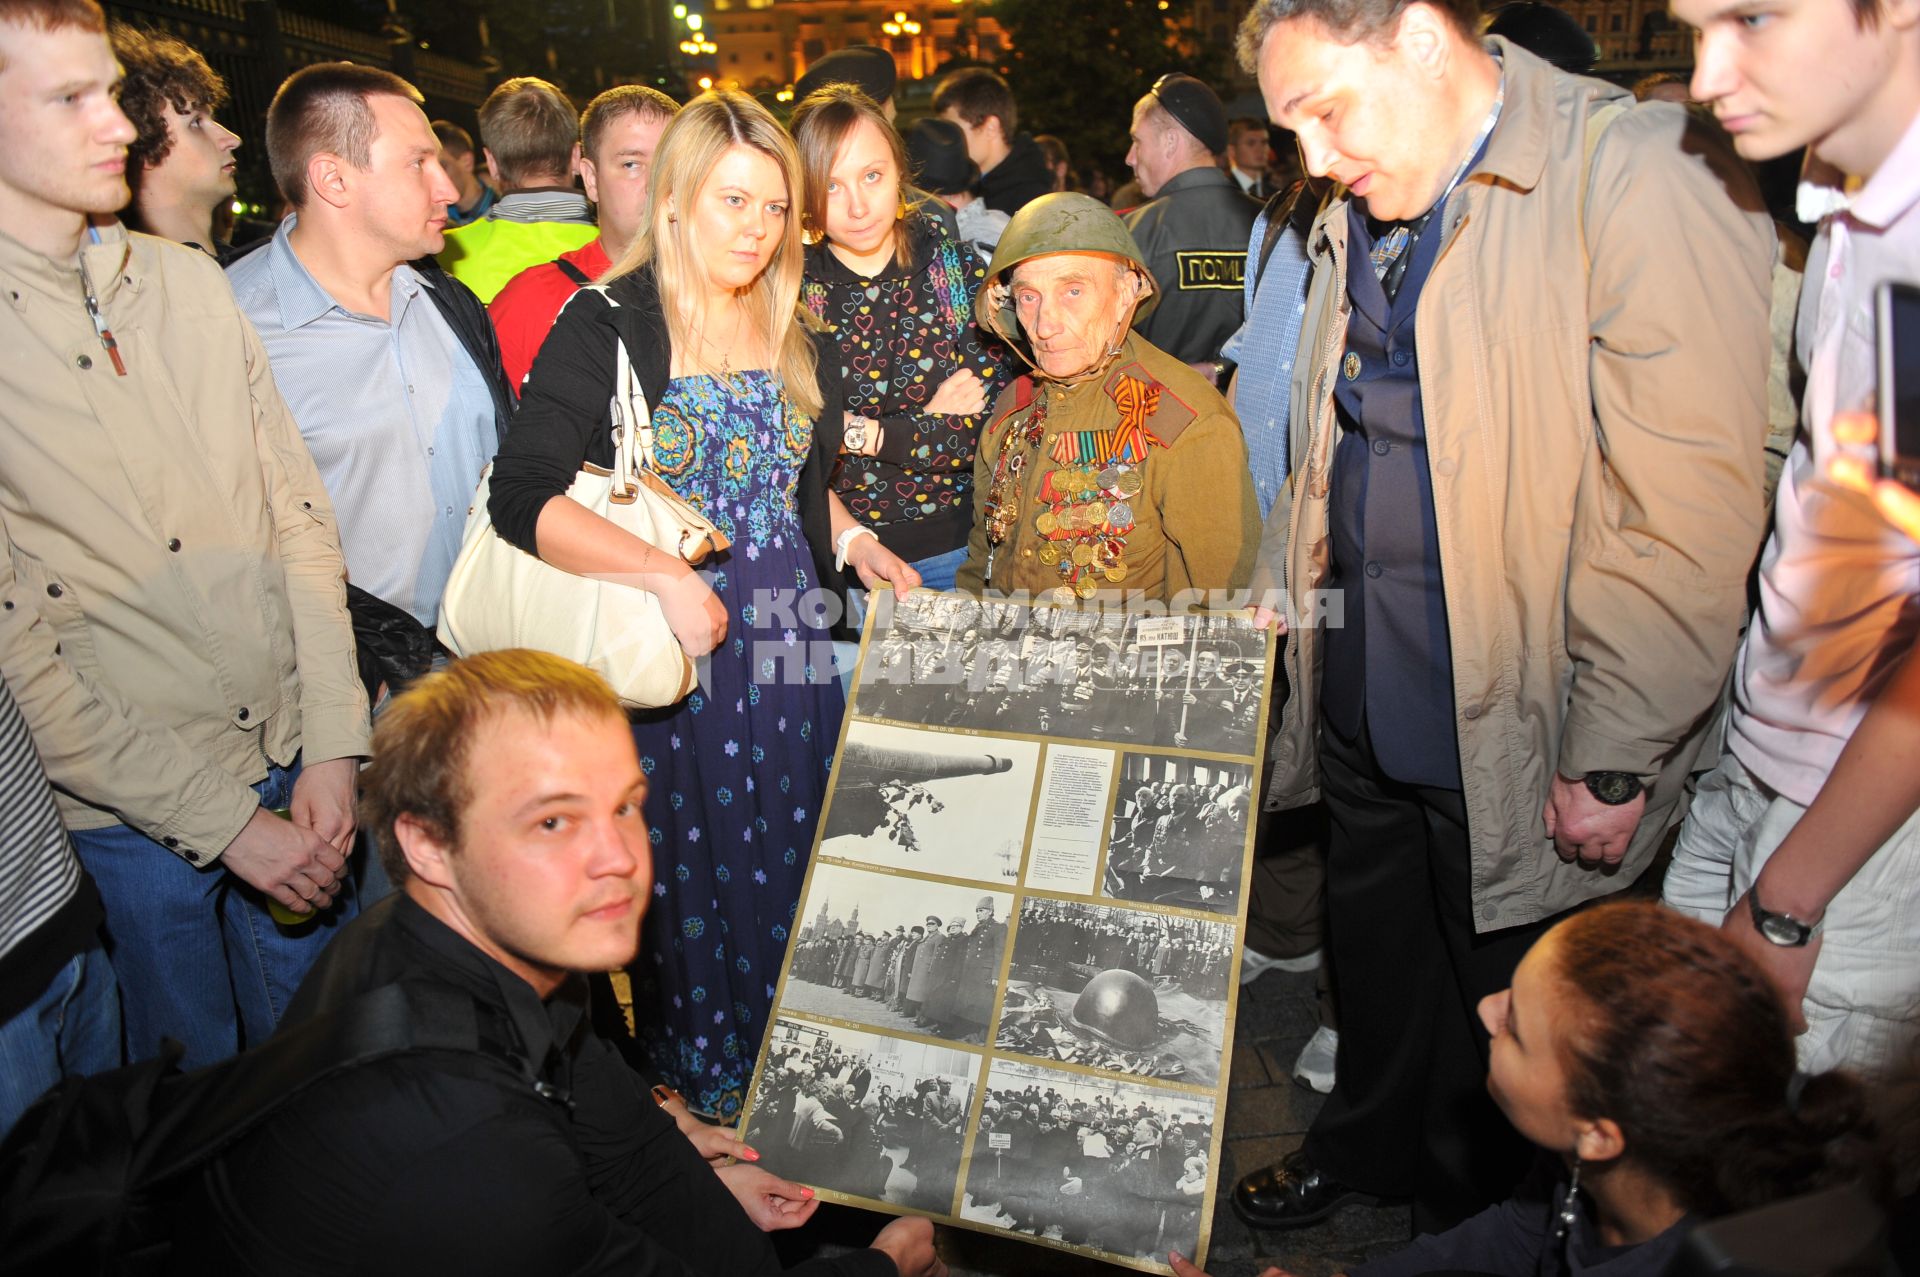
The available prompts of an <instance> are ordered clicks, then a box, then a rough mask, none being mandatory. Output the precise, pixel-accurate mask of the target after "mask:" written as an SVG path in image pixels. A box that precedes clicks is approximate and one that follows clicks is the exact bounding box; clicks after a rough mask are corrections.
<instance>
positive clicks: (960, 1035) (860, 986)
mask: <svg viewBox="0 0 1920 1277" xmlns="http://www.w3.org/2000/svg"><path fill="white" fill-rule="evenodd" d="M1012 906H1013V897H1012V896H1010V895H1008V894H1006V893H1004V892H982V891H980V890H979V889H978V888H976V887H960V886H954V885H952V884H949V883H940V882H928V881H926V880H924V879H920V878H899V877H894V876H892V875H890V874H879V873H870V872H868V871H866V870H862V869H853V868H849V867H847V866H844V865H829V864H818V865H815V866H814V869H813V877H812V885H811V888H810V890H809V892H808V894H807V897H806V900H805V901H804V902H803V903H802V906H801V914H800V916H801V918H802V919H803V922H802V925H801V927H800V931H799V933H798V934H797V935H796V936H795V937H794V945H793V950H792V953H791V954H790V955H789V960H788V965H787V983H786V988H785V989H784V991H783V992H782V993H781V999H780V1005H781V1008H782V1009H783V1010H787V1011H798V1012H801V1013H803V1014H807V1015H821V1016H831V1017H833V1018H834V1019H839V1020H851V1021H853V1022H855V1023H857V1024H871V1025H874V1026H876V1027H878V1028H882V1029H892V1030H896V1031H899V1032H905V1033H924V1034H926V1035H927V1036H929V1037H940V1038H946V1039H948V1040H949V1041H954V1042H972V1043H984V1042H985V1041H986V1040H987V1022H988V1020H990V1019H991V1018H992V1016H993V1001H994V995H995V994H996V993H998V992H999V986H1000V967H1001V963H1002V962H1003V961H1004V960H1005V957H1006V951H1007V920H1008V918H1009V916H1010V915H1011V912H1012Z"/></svg>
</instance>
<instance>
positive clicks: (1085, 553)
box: [1073, 541, 1093, 567]
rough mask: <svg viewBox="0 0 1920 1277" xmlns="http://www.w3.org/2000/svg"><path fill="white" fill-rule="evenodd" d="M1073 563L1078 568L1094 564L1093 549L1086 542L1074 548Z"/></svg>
mask: <svg viewBox="0 0 1920 1277" xmlns="http://www.w3.org/2000/svg"><path fill="white" fill-rule="evenodd" d="M1073 561H1074V564H1075V565H1076V566H1078V567H1085V566H1087V564H1089V563H1091V562H1093V547H1092V546H1091V545H1089V544H1088V543H1087V542H1085V541H1082V542H1080V543H1079V544H1078V545H1076V546H1074V547H1073Z"/></svg>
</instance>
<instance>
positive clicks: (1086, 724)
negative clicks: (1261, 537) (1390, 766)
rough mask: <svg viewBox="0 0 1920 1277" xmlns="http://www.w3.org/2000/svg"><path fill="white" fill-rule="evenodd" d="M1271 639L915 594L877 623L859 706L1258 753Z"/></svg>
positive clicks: (1241, 623)
mask: <svg viewBox="0 0 1920 1277" xmlns="http://www.w3.org/2000/svg"><path fill="white" fill-rule="evenodd" d="M1266 643H1267V636H1266V635H1265V634H1263V633H1261V632H1259V631H1257V630H1255V629H1253V628H1252V626H1251V624H1250V623H1249V622H1248V620H1247V619H1246V617H1244V616H1242V615H1239V614H1237V613H1236V614H1231V615H1227V614H1223V615H1188V616H1173V617H1144V616H1139V615H1134V614H1126V613H1102V612H1081V611H1075V610H1071V609H1065V608H1051V607H1037V608H1029V607H1025V606H1022V605H1019V604H1015V603H995V602H986V601H980V600H974V599H967V598H962V597H959V596H955V595H941V594H932V593H928V592H921V591H916V592H915V593H913V594H911V595H909V596H908V597H907V598H906V599H905V600H904V601H902V602H900V603H899V604H898V605H896V606H895V607H893V608H892V609H890V611H889V612H888V613H886V614H884V615H882V616H879V617H876V619H875V621H874V628H873V634H872V638H871V640H870V642H869V647H868V652H867V658H866V663H865V664H864V665H863V666H862V667H861V670H860V682H859V687H858V688H857V690H856V692H855V694H854V705H853V709H854V712H855V713H856V714H858V715H861V716H865V717H873V718H885V719H893V720H896V721H899V722H905V723H924V724H926V725H928V726H934V727H960V728H966V729H968V730H972V731H979V732H990V733H995V734H1006V733H1014V734H1029V735H1036V736H1049V737H1055V738H1062V739H1073V740H1089V741H1109V742H1122V743H1128V744H1141V745H1161V746H1173V747H1175V748H1182V749H1196V750H1205V751H1208V752H1212V753H1223V754H1238V755H1251V754H1252V753H1253V752H1254V747H1255V737H1256V736H1257V734H1258V726H1259V717H1260V705H1261V694H1262V688H1263V687H1264V685H1265V680H1264V678H1263V677H1262V671H1263V670H1264V669H1265V659H1266Z"/></svg>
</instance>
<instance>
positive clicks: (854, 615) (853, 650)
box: [833, 545, 967, 693]
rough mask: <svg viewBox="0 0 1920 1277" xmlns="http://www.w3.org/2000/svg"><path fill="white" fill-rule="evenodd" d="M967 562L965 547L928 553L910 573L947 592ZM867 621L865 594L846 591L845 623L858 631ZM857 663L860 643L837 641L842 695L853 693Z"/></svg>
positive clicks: (835, 653)
mask: <svg viewBox="0 0 1920 1277" xmlns="http://www.w3.org/2000/svg"><path fill="white" fill-rule="evenodd" d="M966 561H967V547H966V546H964V545H963V546H961V547H960V548H959V549H957V550H948V551H946V552H945V553H943V554H930V555H928V556H927V557H926V558H924V559H915V560H913V568H914V571H916V572H918V573H919V574H920V585H921V587H922V588H923V589H928V590H951V589H952V588H953V587H954V577H955V576H956V575H957V574H958V573H959V571H960V568H961V566H962V565H963V564H965V563H966ZM866 620H867V592H866V591H865V590H861V589H850V590H848V591H847V624H848V625H850V626H852V627H853V628H854V629H856V630H857V629H859V628H860V627H861V626H862V625H864V624H865V623H866ZM859 661H860V644H859V643H858V642H857V641H856V642H852V643H847V642H842V641H840V640H838V639H836V640H835V641H834V644H833V664H834V668H835V669H837V670H839V671H840V688H841V690H842V691H844V692H848V693H851V692H852V691H853V667H854V666H855V665H857V664H859Z"/></svg>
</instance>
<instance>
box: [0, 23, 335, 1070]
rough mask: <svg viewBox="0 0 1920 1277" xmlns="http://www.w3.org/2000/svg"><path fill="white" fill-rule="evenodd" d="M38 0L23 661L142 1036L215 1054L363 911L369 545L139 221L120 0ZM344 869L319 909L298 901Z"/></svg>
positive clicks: (14, 582) (7, 73)
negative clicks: (128, 162)
mask: <svg viewBox="0 0 1920 1277" xmlns="http://www.w3.org/2000/svg"><path fill="white" fill-rule="evenodd" d="M75 9H77V11H78V12H77V13H76V12H73V11H72V10H75ZM17 12H18V11H17V10H13V9H10V10H0V291H4V296H5V298H6V299H7V300H4V301H0V349H4V350H5V351H6V352H7V358H6V360H5V363H4V366H0V457H4V458H5V464H4V465H3V466H0V671H4V673H5V676H6V681H7V683H8V685H9V686H10V687H11V688H12V690H13V694H14V696H15V698H16V699H17V700H18V701H19V703H20V710H21V713H22V714H23V715H24V716H25V718H26V720H27V724H28V726H29V727H30V728H31V730H32V732H33V737H34V743H35V744H36V745H37V746H38V748H39V751H40V755H41V757H42V758H43V759H44V760H45V763H46V770H47V775H48V777H49V779H51V780H52V782H53V785H54V788H55V790H56V792H57V794H58V798H59V802H60V812H61V815H62V816H63V817H64V818H65V820H66V823H67V826H68V827H69V828H70V829H71V830H72V831H73V838H74V843H75V846H76V848H77V849H78V851H79V853H80V859H81V861H82V863H83V864H85V866H86V868H87V872H88V874H89V875H90V876H91V877H92V878H93V880H94V882H95V883H96V884H97V885H98V887H99V890H100V896H101V900H102V902H103V904H104V905H105V909H106V936H107V947H108V953H109V956H110V957H111V959H112V961H113V964H114V966H115V968H116V971H117V974H118V976H119V979H120V985H121V989H122V991H123V993H124V995H125V1024H126V1035H127V1048H128V1053H129V1054H130V1055H131V1056H132V1057H133V1058H135V1059H142V1058H146V1057H148V1056H151V1055H153V1054H155V1053H156V1052H157V1050H158V1048H159V1045H160V1039H161V1037H162V1036H163V1035H164V1036H169V1037H173V1038H176V1039H179V1040H180V1041H182V1042H184V1043H185V1044H186V1047H187V1055H186V1062H187V1063H188V1065H189V1066H193V1065H198V1064H203V1063H209V1062H211V1061H214V1060H218V1059H220V1058H221V1057H223V1056H226V1055H230V1054H232V1053H233V1052H234V1051H235V1050H237V1049H238V1048H239V1047H240V1046H242V1045H243V1044H246V1043H252V1042H258V1041H261V1040H263V1039H264V1038H265V1037H266V1036H267V1035H268V1034H270V1033H271V1032H272V1031H273V1027H274V1023H275V1021H276V1020H277V1019H278V1017H279V1014H280V1012H281V1011H282V1010H284V1009H285V1007H286V1005H287V1003H288V1001H289V1000H291V998H292V996H293V991H294V989H295V988H296V987H297V986H298V984H299V981H300V977H301V976H302V975H303V974H304V973H305V971H306V968H307V966H308V965H309V964H310V963H311V961H312V959H313V958H314V957H315V956H316V955H317V954H318V953H319V950H320V948H321V946H322V945H324V944H325V943H326V941H327V939H328V938H329V937H330V936H331V935H332V933H333V930H334V928H335V926H336V925H337V924H338V923H339V922H340V921H343V920H344V919H345V917H346V916H349V915H350V914H351V913H352V912H353V899H352V894H351V887H350V885H349V884H348V882H347V879H346V873H345V863H346V858H347V856H348V855H349V854H350V853H351V851H352V849H353V835H354V818H353V796H354V782H355V777H356V774H357V770H358V764H357V760H358V756H360V755H363V754H365V753H366V752H367V743H368V729H367V705H366V694H365V692H364V691H362V689H361V686H360V680H359V678H358V677H357V675H356V673H355V669H354V658H353V631H352V628H351V626H350V624H349V622H348V619H347V606H346V586H345V567H344V565H343V563H342V561H341V557H340V541H339V537H338V535H337V533H336V531H335V528H334V522H333V510H332V507H331V506H330V505H329V504H328V502H327V493H326V489H325V488H323V487H322V486H321V484H320V478H319V476H318V475H317V474H316V473H315V471H314V467H313V460H312V458H311V457H309V456H308V455H307V449H306V446H305V445H304V444H303V443H302V442H301V440H300V434H299V431H298V430H296V429H295V427H294V423H293V419H292V418H291V417H290V416H289V415H288V413H287V409H286V405H285V404H284V403H282V402H281V399H280V395H279V393H278V392H277V391H276V390H275V389H274V385H273V378H272V377H271V376H270V375H269V373H268V371H267V356H266V352H265V351H264V350H263V349H262V348H261V346H260V341H259V339H258V337H256V336H255V335H254V331H253V329H252V328H251V327H250V326H249V325H248V323H247V321H246V319H245V318H244V317H243V316H242V315H241V314H240V311H239V309H238V307H237V306H236V305H235V303H234V300H233V293H232V291H231V290H230V289H229V288H228V287H227V281H226V278H225V277H224V276H223V275H222V274H221V273H220V268H219V267H218V266H217V265H215V264H214V262H213V260H212V259H211V258H209V257H207V256H206V255H205V254H202V253H199V252H196V251H195V250H193V249H191V248H185V247H182V246H181V245H178V244H174V243H171V242H169V241H166V240H161V239H156V238H153V237H151V236H147V235H138V234H129V233H128V232H127V230H126V229H125V228H124V227H122V226H121V225H120V224H119V223H118V222H116V221H115V220H114V218H113V212H114V210H115V209H118V208H119V207H120V206H121V205H123V204H124V203H125V202H126V200H127V186H126V181H125V178H124V176H123V171H124V167H125V156H126V148H127V144H128V143H129V142H130V141H131V140H132V139H133V136H134V132H133V128H132V126H131V125H129V124H128V123H127V120H126V117H125V116H124V115H122V114H121V112H120V108H119V107H118V105H116V104H115V102H114V86H115V82H116V81H117V80H118V78H119V68H118V67H117V66H116V64H115V62H114V57H113V50H112V48H111V47H110V46H109V45H108V43H107V36H106V24H105V21H104V19H101V18H100V17H99V11H98V9H97V8H93V6H91V5H90V4H86V5H80V6H72V7H71V8H70V10H69V11H68V12H66V13H63V15H62V16H61V18H60V19H59V20H57V21H56V22H54V23H52V24H50V25H38V24H36V22H35V21H34V19H33V18H31V17H28V16H15V15H16V14H17ZM283 817H284V818H283ZM336 893H345V894H344V897H343V899H342V900H341V901H340V903H339V904H338V906H337V907H335V908H333V909H331V910H329V911H328V912H327V914H326V916H325V917H323V918H322V919H320V920H319V921H317V922H309V923H305V924H304V925H302V926H297V927H285V928H283V927H282V926H280V925H279V924H277V923H275V922H274V921H272V920H271V919H270V918H269V916H268V911H267V901H268V900H269V899H272V900H275V901H278V902H279V903H281V904H282V905H284V906H287V907H290V908H292V909H294V910H295V911H296V912H305V911H310V910H312V909H314V908H316V907H318V908H321V909H326V907H327V906H329V905H331V904H333V903H334V900H335V896H336Z"/></svg>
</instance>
